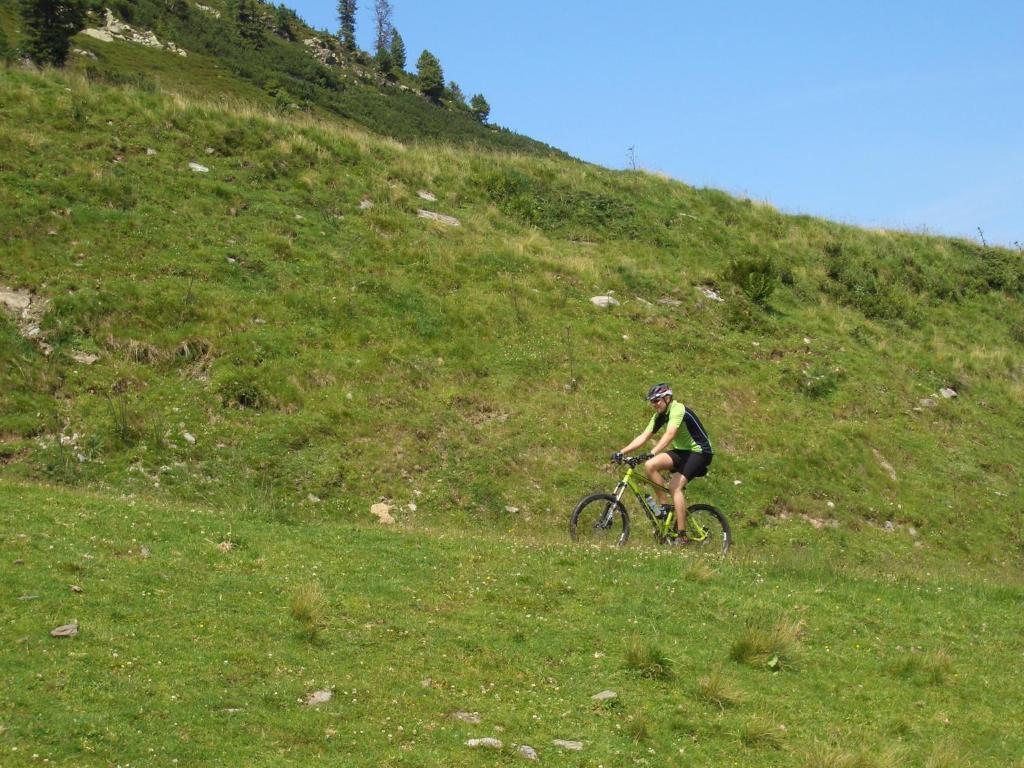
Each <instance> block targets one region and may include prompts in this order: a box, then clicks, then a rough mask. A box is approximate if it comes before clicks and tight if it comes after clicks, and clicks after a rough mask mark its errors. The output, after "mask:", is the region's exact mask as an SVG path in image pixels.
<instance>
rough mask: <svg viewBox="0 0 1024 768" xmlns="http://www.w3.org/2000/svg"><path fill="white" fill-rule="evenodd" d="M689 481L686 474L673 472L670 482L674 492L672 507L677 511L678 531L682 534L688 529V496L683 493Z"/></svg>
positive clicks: (669, 484)
mask: <svg viewBox="0 0 1024 768" xmlns="http://www.w3.org/2000/svg"><path fill="white" fill-rule="evenodd" d="M687 482H688V480H687V478H686V475H682V474H680V473H678V472H673V473H672V478H671V479H670V480H669V482H668V488H669V490H670V491H671V492H672V507H673V508H674V509H675V512H676V533H677V534H679V535H680V536H681V535H682V534H683V531H685V530H686V496H685V495H684V494H683V488H685V487H686V483H687Z"/></svg>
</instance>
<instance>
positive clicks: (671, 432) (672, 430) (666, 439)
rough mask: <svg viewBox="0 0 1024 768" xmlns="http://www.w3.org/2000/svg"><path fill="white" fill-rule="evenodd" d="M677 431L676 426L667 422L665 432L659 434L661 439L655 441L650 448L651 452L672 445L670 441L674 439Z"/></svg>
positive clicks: (656, 451)
mask: <svg viewBox="0 0 1024 768" xmlns="http://www.w3.org/2000/svg"><path fill="white" fill-rule="evenodd" d="M678 431H679V428H678V427H673V426H672V425H671V424H669V425H668V426H667V427H666V428H665V434H664V435H662V436H661V440H659V441H658V442H657V443H655V445H654V447H653V448H651V453H654V454H658V453H661V452H662V451H663V450H665V448H666V447H668V446H670V445H672V441H673V440H675V439H676V432H678Z"/></svg>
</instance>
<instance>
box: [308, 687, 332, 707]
mask: <svg viewBox="0 0 1024 768" xmlns="http://www.w3.org/2000/svg"><path fill="white" fill-rule="evenodd" d="M333 695H334V691H332V690H330V689H329V688H325V689H324V690H322V691H314V692H313V693H310V694H308V695H307V696H306V698H305V699H304V700H303V702H302V703H303V704H305V705H306V706H307V707H316V706H319V705H320V704H326V703H327V702H328V701H330V700H331V697H332V696H333Z"/></svg>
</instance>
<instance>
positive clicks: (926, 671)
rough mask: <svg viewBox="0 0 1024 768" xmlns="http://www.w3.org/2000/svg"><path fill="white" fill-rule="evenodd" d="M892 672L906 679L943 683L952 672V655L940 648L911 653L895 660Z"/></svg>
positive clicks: (931, 683)
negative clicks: (926, 651) (922, 652)
mask: <svg viewBox="0 0 1024 768" xmlns="http://www.w3.org/2000/svg"><path fill="white" fill-rule="evenodd" d="M892 672H893V674H894V675H895V676H896V677H902V678H904V679H906V680H916V681H919V682H922V683H925V684H927V685H936V686H938V685H944V684H945V683H946V680H947V679H948V678H949V677H950V675H952V674H953V657H952V656H950V655H949V653H947V652H946V651H945V650H942V649H939V650H937V651H931V652H930V653H925V654H921V653H911V654H908V655H906V656H904V657H902V658H901V659H900V660H899V661H897V662H896V664H895V665H894V666H893V668H892Z"/></svg>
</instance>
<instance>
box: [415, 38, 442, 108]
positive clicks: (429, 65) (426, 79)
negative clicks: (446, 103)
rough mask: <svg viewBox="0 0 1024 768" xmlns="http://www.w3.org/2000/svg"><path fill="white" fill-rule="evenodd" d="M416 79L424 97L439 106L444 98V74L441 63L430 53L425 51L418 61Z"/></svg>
mask: <svg viewBox="0 0 1024 768" xmlns="http://www.w3.org/2000/svg"><path fill="white" fill-rule="evenodd" d="M416 78H417V80H418V81H419V85H420V91H421V92H422V93H423V95H424V96H426V97H427V98H428V99H430V100H431V101H433V102H434V103H435V104H439V103H440V102H441V97H442V96H444V72H442V71H441V62H439V61H438V60H437V57H436V56H435V55H434V54H432V53H431V52H430V51H426V50H425V51H423V53H421V54H420V57H419V59H418V60H417V61H416Z"/></svg>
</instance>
